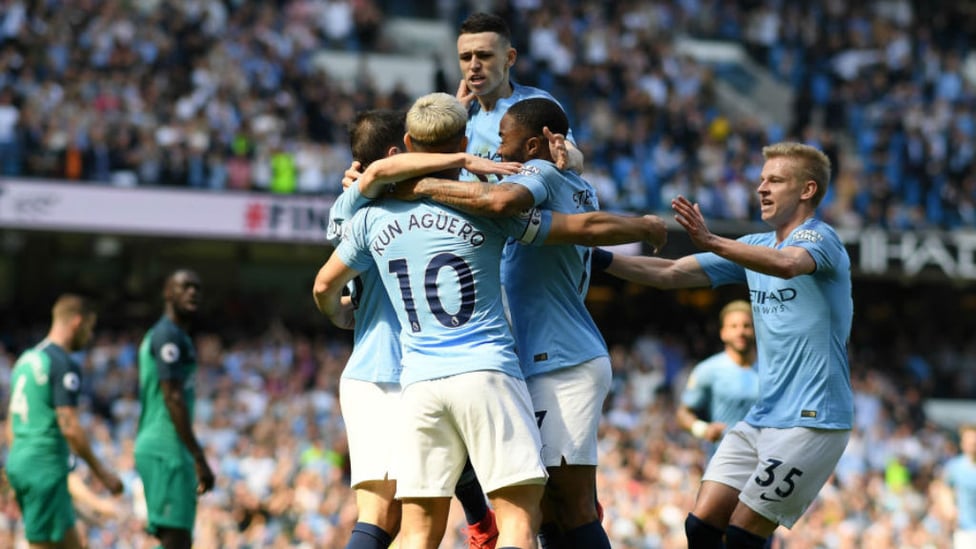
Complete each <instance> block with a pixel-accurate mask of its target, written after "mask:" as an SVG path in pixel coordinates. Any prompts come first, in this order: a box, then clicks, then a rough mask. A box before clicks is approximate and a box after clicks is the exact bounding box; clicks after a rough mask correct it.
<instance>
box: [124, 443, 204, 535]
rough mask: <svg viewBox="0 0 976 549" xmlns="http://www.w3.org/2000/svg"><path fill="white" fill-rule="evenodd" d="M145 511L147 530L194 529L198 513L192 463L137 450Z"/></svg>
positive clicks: (195, 481) (195, 482)
mask: <svg viewBox="0 0 976 549" xmlns="http://www.w3.org/2000/svg"><path fill="white" fill-rule="evenodd" d="M135 458H136V471H137V472H138V473H139V477H140V478H141V479H142V485H143V492H144V494H145V498H146V510H147V512H148V522H149V525H148V530H149V532H151V533H155V531H156V529H157V528H160V527H166V528H175V529H181V530H187V531H191V532H192V531H193V523H194V521H195V519H196V513H197V493H196V490H197V476H196V471H195V469H194V467H193V464H192V462H188V461H185V460H183V459H182V458H180V457H176V458H172V457H169V456H158V455H153V454H141V453H136V455H135Z"/></svg>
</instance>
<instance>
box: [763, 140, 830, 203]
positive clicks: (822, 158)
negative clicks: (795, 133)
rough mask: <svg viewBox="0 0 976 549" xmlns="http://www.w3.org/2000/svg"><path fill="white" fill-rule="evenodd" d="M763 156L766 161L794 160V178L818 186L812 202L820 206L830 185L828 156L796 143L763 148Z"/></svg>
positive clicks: (814, 148)
mask: <svg viewBox="0 0 976 549" xmlns="http://www.w3.org/2000/svg"><path fill="white" fill-rule="evenodd" d="M762 154H763V158H765V159H766V160H769V159H770V158H777V157H782V156H785V157H787V158H790V159H794V160H795V161H796V162H794V172H793V177H794V178H796V179H799V180H801V181H813V182H814V183H816V184H817V192H815V193H814V194H813V199H812V201H813V206H814V207H817V206H819V205H820V201H821V200H823V197H824V195H826V194H827V187H828V186H829V185H830V158H828V157H827V155H826V154H824V153H823V152H822V151H821V150H820V149H818V148H816V147H812V146H810V145H804V144H803V143H794V142H783V143H776V144H773V145H767V146H765V147H763V150H762Z"/></svg>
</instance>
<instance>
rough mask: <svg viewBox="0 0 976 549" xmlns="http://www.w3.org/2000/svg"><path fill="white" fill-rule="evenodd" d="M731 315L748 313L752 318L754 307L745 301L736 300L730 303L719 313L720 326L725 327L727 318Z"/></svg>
mask: <svg viewBox="0 0 976 549" xmlns="http://www.w3.org/2000/svg"><path fill="white" fill-rule="evenodd" d="M730 313H746V314H747V315H749V316H750V317H752V305H749V302H748V301H746V300H744V299H736V300H735V301H730V302H729V303H728V304H727V305H725V307H722V310H721V311H719V313H718V322H719V325H720V326H725V317H727V316H729V314H730Z"/></svg>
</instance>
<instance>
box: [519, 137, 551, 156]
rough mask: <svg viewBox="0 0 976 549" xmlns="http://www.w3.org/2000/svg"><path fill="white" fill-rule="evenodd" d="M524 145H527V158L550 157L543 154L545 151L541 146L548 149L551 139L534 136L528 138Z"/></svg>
mask: <svg viewBox="0 0 976 549" xmlns="http://www.w3.org/2000/svg"><path fill="white" fill-rule="evenodd" d="M522 146H523V147H525V152H526V155H525V156H526V158H548V157H549V156H548V155H546V154H543V153H544V152H545V151H543V150H542V149H541V147H543V146H545V147H546V150H548V149H549V141H548V140H545V139H542V138H541V137H539V136H533V137H530V138H528V139H526V140H525V144H523V145H522Z"/></svg>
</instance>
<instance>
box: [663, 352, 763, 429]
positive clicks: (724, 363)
mask: <svg viewBox="0 0 976 549" xmlns="http://www.w3.org/2000/svg"><path fill="white" fill-rule="evenodd" d="M758 398H759V374H758V373H757V372H756V368H755V365H753V367H752V368H743V367H742V366H739V365H738V364H736V362H735V361H734V360H732V357H730V356H729V355H728V353H726V352H725V351H722V352H721V353H717V354H714V355H712V356H710V357H708V358H706V359H705V360H703V361H701V362H699V363H698V364H697V365H695V367H694V368H693V369H692V370H691V374H690V375H689V376H688V383H687V384H686V385H685V390H684V391H683V392H682V393H681V403H682V404H684V405H685V406H687V407H689V408H691V409H693V410H706V411H707V412H708V417H709V418H710V419H711V421H720V422H722V423H724V424H726V425H727V426H729V427H732V426H733V425H735V424H736V423H738V422H740V421H742V419H743V418H745V417H746V414H747V413H748V412H749V409H750V408H752V405H753V404H755V403H756V400H757V399H758Z"/></svg>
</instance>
